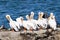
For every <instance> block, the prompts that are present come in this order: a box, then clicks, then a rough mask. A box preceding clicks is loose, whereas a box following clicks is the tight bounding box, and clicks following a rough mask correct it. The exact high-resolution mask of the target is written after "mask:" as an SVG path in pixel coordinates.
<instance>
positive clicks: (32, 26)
mask: <svg viewBox="0 0 60 40" xmlns="http://www.w3.org/2000/svg"><path fill="white" fill-rule="evenodd" d="M26 19H27V21H23V25H24V27H25V28H27V30H30V29H31V30H33V29H35V28H34V25H33V23H31V20H30V17H29V15H26Z"/></svg>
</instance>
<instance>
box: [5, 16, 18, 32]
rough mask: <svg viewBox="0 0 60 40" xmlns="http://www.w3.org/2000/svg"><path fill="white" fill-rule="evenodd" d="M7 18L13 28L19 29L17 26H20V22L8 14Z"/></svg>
mask: <svg viewBox="0 0 60 40" xmlns="http://www.w3.org/2000/svg"><path fill="white" fill-rule="evenodd" d="M6 18H7V20H8V21H9V25H10V27H11V29H14V30H15V31H19V30H18V28H17V27H18V26H19V25H18V23H17V22H16V21H13V20H12V19H11V17H10V15H6Z"/></svg>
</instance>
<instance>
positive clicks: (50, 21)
mask: <svg viewBox="0 0 60 40" xmlns="http://www.w3.org/2000/svg"><path fill="white" fill-rule="evenodd" d="M48 24H49V26H50V27H51V28H52V29H54V30H56V25H57V24H56V20H55V16H54V15H53V13H51V14H50V17H49V18H48Z"/></svg>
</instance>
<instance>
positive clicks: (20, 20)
mask: <svg viewBox="0 0 60 40" xmlns="http://www.w3.org/2000/svg"><path fill="white" fill-rule="evenodd" d="M16 21H17V22H18V24H19V26H20V27H19V28H21V27H22V26H23V17H19V18H17V19H16Z"/></svg>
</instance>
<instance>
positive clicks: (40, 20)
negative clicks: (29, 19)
mask: <svg viewBox="0 0 60 40" xmlns="http://www.w3.org/2000/svg"><path fill="white" fill-rule="evenodd" d="M38 15H39V18H38V24H39V25H40V26H42V28H47V19H44V18H43V15H44V13H43V12H39V13H38Z"/></svg>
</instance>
